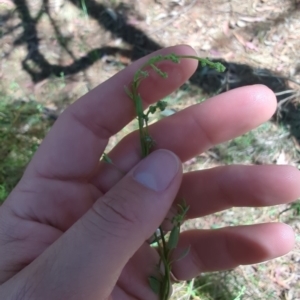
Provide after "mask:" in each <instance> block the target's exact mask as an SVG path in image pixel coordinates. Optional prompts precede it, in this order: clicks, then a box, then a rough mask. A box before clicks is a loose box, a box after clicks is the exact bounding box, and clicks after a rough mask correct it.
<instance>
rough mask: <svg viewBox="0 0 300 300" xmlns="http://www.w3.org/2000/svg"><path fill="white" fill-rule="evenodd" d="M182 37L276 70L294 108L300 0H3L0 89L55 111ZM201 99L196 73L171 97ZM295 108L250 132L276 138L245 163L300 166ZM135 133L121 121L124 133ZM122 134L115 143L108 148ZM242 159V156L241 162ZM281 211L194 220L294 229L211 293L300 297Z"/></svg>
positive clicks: (196, 163) (296, 259)
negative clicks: (282, 243) (271, 254)
mask: <svg viewBox="0 0 300 300" xmlns="http://www.w3.org/2000/svg"><path fill="white" fill-rule="evenodd" d="M181 43H183V44H189V45H191V46H192V47H194V48H195V49H196V51H197V53H198V54H199V55H200V56H202V57H210V58H218V59H224V60H226V61H227V62H229V63H240V64H246V65H248V66H250V67H251V68H260V69H265V68H266V69H269V70H272V72H273V73H274V74H276V75H277V76H278V77H279V78H282V79H283V80H284V81H285V82H286V84H287V85H288V89H291V90H293V93H294V95H295V96H294V97H291V99H288V100H286V102H285V103H282V106H284V105H287V104H292V105H293V107H296V106H297V105H298V102H299V100H300V96H299V93H300V84H299V82H300V54H299V52H300V1H299V0H254V1H250V0H246V1H238V0H231V1H229V0H212V1H204V0H173V1H167V0H160V1H159V0H131V1H130V0H124V1H119V0H106V1H105V0H103V1H100V0H85V1H84V0H78V1H77V0H65V1H64V0H27V1H25V0H0V48H1V57H0V81H1V82H0V94H1V95H5V97H10V98H13V99H18V100H20V99H21V100H23V101H36V102H38V103H41V104H42V105H43V106H44V107H46V108H47V109H48V111H51V113H52V114H54V115H58V114H59V113H60V112H61V111H62V110H63V109H64V108H65V107H66V106H67V105H69V104H70V103H72V102H73V101H75V100H76V99H77V98H78V97H80V96H81V95H82V94H84V93H86V92H87V91H88V90H90V89H92V88H93V87H95V86H96V85H98V84H99V83H101V82H103V81H105V80H106V79H108V78H110V77H111V76H112V75H114V74H115V73H116V72H118V71H119V70H121V69H123V68H124V67H126V66H127V65H128V64H130V63H131V61H133V60H136V59H138V58H140V57H142V56H144V55H145V54H148V53H151V52H153V51H155V50H157V49H160V48H162V47H166V46H171V45H175V44H181ZM200 87H201V86H200ZM297 93H298V94H297ZM203 97H205V95H204V93H202V92H201V90H199V84H198V82H197V77H196V76H195V77H194V79H192V80H191V83H190V85H188V86H186V87H185V88H183V89H182V90H181V91H178V92H176V93H174V95H172V96H171V97H170V100H171V102H172V103H173V104H174V106H173V109H174V110H178V109H181V108H183V107H185V106H187V105H189V104H193V103H196V102H199V101H200V100H201V99H202V98H203ZM286 107H287V106H286ZM293 112H294V113H295V114H296V115H295V116H294V119H293V120H294V121H295V120H296V121H295V122H294V121H293V122H294V123H291V122H290V123H288V122H287V124H286V125H287V131H280V130H281V126H279V125H278V124H274V123H270V124H269V125H268V126H269V127H268V128H267V129H264V130H265V131H263V132H262V130H261V131H259V132H257V133H254V135H255V136H254V138H253V139H255V141H256V142H257V140H259V139H261V140H264V141H265V140H266V139H271V136H272V137H273V139H272V141H271V142H270V143H272V147H273V150H272V151H273V152H272V155H271V154H270V151H271V150H270V149H269V148H268V149H269V150H266V151H267V152H268V151H269V152H268V154H267V155H266V154H265V152H264V153H263V154H261V153H260V155H261V156H260V159H259V160H258V159H257V155H256V154H257V153H256V152H255V151H256V150H255V149H254V150H253V153H254V152H255V153H256V154H255V155H256V160H254V159H252V158H251V159H250V160H249V161H247V163H262V162H264V163H265V162H266V163H289V164H292V165H295V166H297V167H299V165H300V156H299V151H300V144H299V138H300V134H299V132H300V115H299V114H298V112H297V111H296V110H295V111H293ZM295 124H296V125H295ZM131 128H132V127H131ZM129 130H130V128H129V129H126V128H125V129H124V130H123V132H122V133H121V136H122V135H124V134H126V133H127V132H128V131H129ZM288 130H290V131H288ZM259 134H261V135H259ZM274 137H275V138H274ZM118 139H119V138H118V137H117V138H116V139H114V140H112V141H111V144H110V147H112V146H114V144H115V143H116V142H117V141H118ZM249 139H250V142H249V141H248V140H249ZM253 139H252V138H250V137H248V140H247V141H246V142H247V143H248V144H247V143H246V144H247V145H246V146H245V147H247V149H248V150H249V147H251V145H252V146H253V143H252V142H251V141H253ZM243 142H245V141H243ZM277 142H278V143H277ZM275 143H277V144H276V145H275ZM283 144H285V146H283ZM274 145H275V146H274ZM229 146H230V145H228V144H226V146H224V147H225V148H218V149H215V150H216V151H208V152H207V153H204V154H202V155H200V156H199V157H197V158H195V160H193V161H190V162H188V163H187V164H186V165H185V168H186V170H188V169H199V168H207V167H212V166H215V165H220V164H225V163H228V161H225V158H224V157H225V156H226V158H227V159H228V149H229ZM230 149H232V148H230ZM274 149H275V150H274ZM224 151H225V152H226V155H225V156H224V155H223V154H224ZM222 153H223V154H222ZM251 155H252V154H251ZM251 155H250V154H249V155H248V158H249V157H250V156H251ZM255 155H254V154H253V156H255ZM233 156H235V157H236V156H237V155H236V154H234V155H233ZM251 157H252V156H251ZM262 157H263V158H262ZM223 158H224V159H223ZM245 160H246V158H245V157H242V158H241V162H245ZM229 162H230V163H231V162H236V160H235V159H231V160H230V161H229ZM285 208H286V207H279V208H274V209H270V208H268V209H232V210H230V211H228V212H221V213H218V214H215V215H213V216H209V217H207V218H203V219H201V220H196V221H193V222H191V223H189V224H188V225H187V226H188V227H199V228H217V227H221V226H228V225H230V226H231V225H237V224H241V223H242V224H248V223H251V222H267V221H277V220H278V219H279V218H280V219H281V220H282V221H285V222H288V223H289V224H291V226H293V228H294V229H295V232H296V240H297V245H296V247H295V250H294V251H293V252H291V253H290V254H289V255H287V256H285V257H284V258H280V259H277V260H274V261H272V262H268V263H265V264H260V265H256V266H245V267H240V268H238V269H236V270H235V271H231V272H229V273H228V272H222V273H220V274H219V275H216V277H209V278H207V279H205V278H204V279H205V280H206V281H205V280H204V283H203V284H204V285H205V284H207V282H209V283H210V285H211V286H213V287H214V288H213V291H214V292H215V293H219V289H221V287H220V286H221V283H223V282H224V283H226V284H227V285H228V284H229V285H232V286H233V288H229V289H231V290H234V291H236V289H237V288H238V289H241V288H242V287H245V289H243V293H242V295H241V298H239V299H286V300H300V225H299V224H300V222H299V218H298V219H297V218H296V217H295V216H294V215H293V212H292V211H286V212H284V213H283V214H281V215H280V217H279V213H280V212H281V211H283V210H284V209H285ZM250 216H251V217H250ZM218 276H219V277H218ZM220 276H221V277H220ZM216 278H217V280H216ZM201 280H202V279H201V278H200V279H199V282H200V283H201V282H202V281H201ZM200 283H199V284H200ZM200 289H201V284H200ZM175 291H176V293H175V294H174V297H175V298H174V299H234V297H236V296H234V297H233V296H232V297H231V296H228V297H227V296H226V297H225V296H224V295H225V294H224V295H223V296H222V294H220V295H221V296H220V295H219V294H213V291H208V292H207V294H205V295H204V294H203V295H202V296H199V295H200V292H199V293H198V294H197V295H194V296H193V295H192V294H190V295H188V294H187V286H186V285H182V284H179V285H178V286H176V288H175ZM186 295H187V296H186ZM213 295H215V296H213ZM234 295H236V294H234ZM197 297H198V298H197ZM199 297H200V298H199ZM205 297H206V298H205ZM209 297H210V298H209ZM230 297H231V298H230ZM235 299H238V298H235Z"/></svg>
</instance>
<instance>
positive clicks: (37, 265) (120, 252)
mask: <svg viewBox="0 0 300 300" xmlns="http://www.w3.org/2000/svg"><path fill="white" fill-rule="evenodd" d="M171 52H174V53H176V54H180V55H195V53H194V50H193V49H191V48H190V47H188V46H175V47H171V48H167V49H163V50H160V51H158V52H157V53H155V54H152V55H156V54H159V53H161V54H167V53H171ZM147 59H149V57H148V58H143V59H141V60H139V61H136V62H134V63H133V64H132V65H131V66H129V67H128V68H126V69H125V70H123V71H122V72H120V73H118V74H116V75H115V76H114V77H112V78H111V79H109V80H108V81H106V82H104V83H103V84H101V85H99V86H98V87H96V88H95V89H94V90H92V91H91V92H89V93H88V94H86V95H85V96H83V97H82V98H81V99H79V100H78V101H77V102H75V103H74V104H73V105H71V106H70V107H69V108H68V109H67V110H66V111H65V112H64V113H63V114H62V115H61V116H60V117H59V119H58V120H57V122H56V123H55V124H54V126H53V128H52V130H51V131H50V132H49V134H48V135H47V137H46V138H45V140H44V141H43V143H42V145H41V146H40V148H39V149H38V151H37V153H36V154H35V156H34V158H33V159H32V161H31V163H30V164H29V166H28V168H27V170H26V172H25V174H24V176H23V178H22V179H21V181H20V182H19V184H18V185H17V187H16V188H15V190H14V191H13V192H12V193H11V195H10V196H9V197H8V199H7V200H6V201H5V203H4V204H3V205H2V207H1V208H0V284H1V286H0V296H1V297H0V298H3V299H20V297H21V298H22V299H72V300H73V299H87V300H89V299H96V298H97V299H114V300H115V299H117V300H118V299H122V300H123V299H124V300H127V299H132V298H134V299H147V300H148V299H149V300H152V299H153V300H154V299H157V297H156V296H155V295H154V294H153V292H152V291H151V289H150V288H149V285H148V282H147V277H148V276H150V275H153V272H155V265H156V264H157V262H158V255H157V253H156V252H155V250H154V249H153V248H150V247H149V245H148V244H147V243H145V241H146V240H147V239H148V238H149V237H150V236H151V234H152V233H153V232H154V231H155V229H156V228H157V227H158V226H159V225H160V224H161V222H162V221H163V220H164V217H165V216H166V214H167V213H168V211H169V209H170V208H171V206H172V204H173V201H174V199H175V198H176V195H178V196H184V198H185V199H186V201H187V203H188V204H189V205H190V210H189V212H188V217H189V218H196V217H199V216H203V215H206V214H210V213H213V212H216V211H220V210H223V209H227V208H230V207H232V206H256V207H258V206H268V205H276V204H279V203H288V202H290V201H293V200H295V199H297V198H298V197H299V195H300V186H299V184H298V182H299V180H300V173H299V171H298V170H297V169H296V168H293V167H290V166H241V165H238V166H224V167H218V168H214V169H209V170H203V171H197V172H192V173H187V174H182V169H181V164H180V162H184V161H186V160H188V159H190V158H192V157H193V156H195V155H198V154H199V153H201V152H203V151H205V150H207V149H208V148H210V147H211V146H213V145H215V144H218V143H221V142H223V141H226V140H228V139H232V138H234V137H236V136H239V135H241V134H243V133H245V132H247V131H249V130H251V129H253V128H255V127H257V126H258V125H260V124H261V123H263V122H265V121H266V120H268V119H269V118H270V117H271V116H272V114H273V113H274V111H275V109H276V98H275V96H274V94H273V93H272V91H270V90H269V89H268V88H266V87H264V86H259V85H257V86H251V87H244V88H239V89H236V90H233V91H230V92H227V93H225V94H222V95H219V96H216V97H214V98H212V99H209V100H207V101H206V102H204V103H201V104H198V105H195V106H193V107H190V108H186V109H185V110H183V111H181V112H179V113H177V114H175V115H172V116H171V117H168V118H166V119H163V120H161V121H159V122H157V123H155V124H153V125H151V127H150V128H149V131H150V135H151V136H152V137H153V138H154V140H155V141H156V149H155V150H157V151H154V152H153V153H152V154H151V155H150V156H149V157H147V158H146V159H145V160H143V161H142V162H140V148H139V137H138V133H137V132H134V133H132V134H129V135H128V136H127V137H125V138H124V139H123V140H122V141H121V142H120V143H119V144H118V145H117V146H116V147H115V148H114V149H113V150H112V151H111V153H109V157H110V158H111V159H112V161H113V162H114V164H115V165H116V166H117V167H118V168H119V169H121V170H122V171H123V172H124V173H125V174H126V175H125V176H124V174H123V173H121V172H120V171H118V170H117V169H116V168H114V167H112V166H111V165H107V164H105V163H103V162H99V159H100V157H101V155H102V153H103V151H104V149H105V147H106V145H107V143H108V139H109V138H110V137H111V136H113V135H114V134H116V133H117V132H118V131H119V130H121V129H122V128H123V127H124V126H125V125H126V124H127V123H128V122H129V121H131V120H132V119H133V118H134V116H135V113H134V108H133V104H132V102H131V100H130V99H129V98H128V97H127V95H126V93H125V92H124V86H129V85H130V82H131V80H132V78H133V75H134V73H135V72H136V70H137V69H138V68H139V67H141V66H142V65H143V64H144V63H145V61H147ZM159 67H160V68H161V69H162V70H163V71H165V72H167V73H168V78H167V79H164V80H163V79H161V78H160V77H159V76H158V75H157V74H156V73H155V72H150V76H149V78H147V80H144V81H143V82H142V83H141V87H140V93H141V96H142V99H144V106H145V107H147V106H148V105H150V104H151V103H154V102H156V101H158V100H160V99H161V98H163V97H165V96H167V95H168V94H170V93H171V92H172V91H174V90H175V89H176V88H178V87H179V86H181V85H182V84H183V83H184V82H185V81H186V80H187V79H188V78H189V77H190V76H191V75H192V73H193V72H194V71H195V69H196V62H195V61H193V60H188V59H183V60H182V61H181V63H180V64H173V63H171V62H161V63H160V64H159ZM161 149H166V150H161ZM153 174H156V176H152V175H153ZM161 174H164V175H165V176H162V177H160V176H161ZM167 174H168V176H167ZM167 177H168V178H167ZM162 183H164V186H162ZM293 244H294V235H293V231H292V229H291V228H290V227H289V226H287V225H285V224H280V223H272V224H257V225H252V226H240V227H230V228H223V229H219V230H192V231H187V232H184V233H183V234H182V235H181V239H180V242H179V247H178V248H177V249H176V250H175V253H174V257H176V254H177V253H180V251H181V252H182V250H183V249H184V248H186V247H187V246H191V250H190V252H189V254H188V255H187V256H186V257H185V258H184V259H182V260H180V261H178V262H176V263H175V264H174V268H173V272H174V274H175V276H176V277H177V278H179V279H182V280H184V279H189V278H192V277H194V276H196V275H197V274H199V273H201V272H205V271H215V270H224V269H228V268H234V267H236V266H237V265H239V264H253V263H257V262H261V261H264V260H268V259H271V258H274V257H277V256H280V255H283V254H285V253H287V252H288V251H290V250H291V249H292V247H293ZM249 249H251V251H248V250H249ZM176 251H177V252H176Z"/></svg>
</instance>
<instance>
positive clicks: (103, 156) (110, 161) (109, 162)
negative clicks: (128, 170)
mask: <svg viewBox="0 0 300 300" xmlns="http://www.w3.org/2000/svg"><path fill="white" fill-rule="evenodd" d="M102 160H103V161H104V162H106V163H108V164H113V162H112V160H111V159H110V158H109V156H108V155H107V154H106V153H103V155H102Z"/></svg>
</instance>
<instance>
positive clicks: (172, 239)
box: [168, 226, 180, 250]
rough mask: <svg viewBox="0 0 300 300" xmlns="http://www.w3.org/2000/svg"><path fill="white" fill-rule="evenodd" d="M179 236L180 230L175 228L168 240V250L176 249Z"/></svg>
mask: <svg viewBox="0 0 300 300" xmlns="http://www.w3.org/2000/svg"><path fill="white" fill-rule="evenodd" d="M179 234H180V228H179V227H178V226H175V227H173V229H172V231H171V233H170V236H169V240H168V248H169V249H170V250H171V249H174V248H176V246H177V244H178V241H179Z"/></svg>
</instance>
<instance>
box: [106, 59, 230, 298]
mask: <svg viewBox="0 0 300 300" xmlns="http://www.w3.org/2000/svg"><path fill="white" fill-rule="evenodd" d="M182 58H189V59H196V60H198V61H199V62H200V63H201V66H209V67H211V68H214V69H216V70H217V71H219V72H223V71H224V70H225V67H224V66H223V65H222V64H220V63H213V62H211V61H210V60H208V59H206V58H200V57H197V56H183V55H176V54H173V53H172V54H168V55H157V56H154V57H152V58H150V59H149V60H148V61H147V62H146V63H145V64H144V65H143V66H142V67H141V68H140V69H139V70H138V71H137V72H136V73H135V75H134V77H133V81H132V83H131V86H130V87H129V88H128V87H125V92H126V93H127V95H128V96H129V97H130V98H131V99H132V101H133V104H134V107H135V111H136V115H137V120H138V128H139V138H140V146H141V156H142V158H144V157H146V156H147V155H149V154H150V151H151V150H152V147H153V146H154V145H155V141H154V140H153V138H152V137H151V136H150V134H149V130H148V123H149V116H150V115H151V114H154V113H155V112H157V111H164V110H165V108H166V106H167V102H166V101H158V102H157V103H156V104H155V105H151V106H150V107H149V108H148V110H147V111H146V112H144V109H143V100H142V98H141V95H140V93H139V86H140V84H141V82H142V81H143V80H144V79H146V78H147V77H148V76H149V71H148V70H149V69H152V70H154V71H155V72H156V73H157V74H159V75H160V76H161V77H162V78H167V77H168V74H167V73H166V72H163V71H162V70H161V69H160V68H159V67H158V66H157V64H158V63H160V62H162V61H171V62H173V63H179V62H180V60H181V59H182ZM103 160H104V161H105V162H107V163H111V164H112V163H113V162H112V161H111V159H110V158H109V157H108V156H107V155H106V154H104V156H103ZM188 209H189V206H188V205H187V204H186V202H185V200H184V199H182V200H181V203H180V204H178V205H177V214H176V215H175V216H174V217H173V218H172V220H171V223H172V225H173V228H172V229H171V232H170V233H169V234H168V235H165V233H164V230H163V228H162V227H161V226H160V227H159V228H158V230H157V232H156V233H154V235H153V237H154V243H155V245H156V247H157V250H158V253H159V255H160V260H159V263H158V265H157V270H158V273H159V276H150V277H149V278H148V280H149V285H150V287H151V289H152V291H153V292H154V293H155V294H157V295H158V296H159V299H160V300H167V299H169V297H170V291H171V285H172V275H171V274H172V273H171V270H172V263H173V262H174V260H173V259H174V258H172V252H173V250H174V249H175V248H176V247H177V244H178V241H179V235H180V226H181V224H182V223H183V221H184V219H185V216H186V213H187V211H188ZM188 251H189V248H188V249H186V250H185V251H183V253H182V254H181V255H180V257H178V258H176V260H179V259H182V258H183V257H184V256H185V255H187V254H188Z"/></svg>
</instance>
